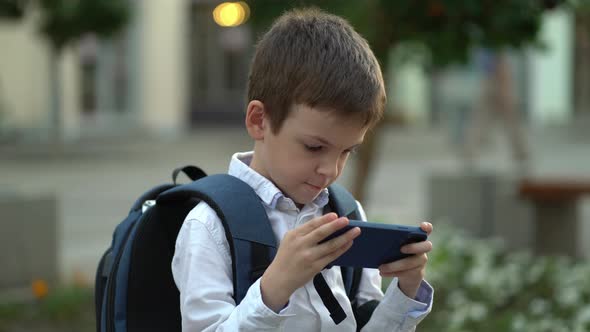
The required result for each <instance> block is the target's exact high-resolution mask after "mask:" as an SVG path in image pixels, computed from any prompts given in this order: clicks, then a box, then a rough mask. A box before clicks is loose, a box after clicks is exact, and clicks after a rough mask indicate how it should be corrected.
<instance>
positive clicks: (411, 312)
mask: <svg viewBox="0 0 590 332" xmlns="http://www.w3.org/2000/svg"><path fill="white" fill-rule="evenodd" d="M385 98H386V96H385V89H384V83H383V77H382V74H381V69H380V67H379V64H378V62H377V60H376V58H375V56H374V54H373V52H372V51H371V49H370V48H369V46H368V44H367V42H366V41H365V40H364V39H363V38H362V37H361V36H360V35H359V34H358V33H357V32H356V31H354V29H353V28H352V27H351V26H350V25H349V23H348V22H346V21H345V20H343V19H342V18H339V17H337V16H334V15H331V14H327V13H324V12H321V11H319V10H316V9H304V10H292V11H289V12H287V13H285V14H283V16H281V17H280V18H279V19H277V20H276V21H275V22H274V24H273V25H272V27H271V28H270V30H269V31H268V32H267V33H266V34H265V35H264V36H263V37H262V39H261V40H260V41H259V43H258V45H257V47H256V52H255V55H254V59H253V62H252V65H251V71H250V76H249V83H248V104H247V110H246V119H245V126H246V129H247V131H248V134H249V135H250V137H251V138H252V140H253V144H254V149H253V151H250V152H241V153H236V154H234V155H233V156H232V157H231V161H230V164H229V174H231V175H233V176H236V177H237V178H239V179H241V180H243V181H244V182H245V183H247V184H248V185H250V186H251V187H252V188H253V189H254V190H255V192H256V193H257V194H258V196H259V197H260V200H261V203H262V204H263V205H264V208H265V211H266V213H267V215H268V218H269V220H270V223H271V226H272V228H273V232H274V235H275V237H276V239H277V243H280V246H279V248H278V252H277V254H276V257H275V258H274V260H273V261H272V263H271V264H270V266H269V267H268V268H267V269H266V271H265V272H264V274H263V275H262V277H261V278H259V279H258V280H257V281H256V282H254V283H253V284H252V286H251V287H250V288H249V290H248V292H247V294H246V296H245V298H244V299H243V300H242V302H240V303H239V304H238V305H236V304H235V301H234V299H233V297H232V294H233V291H234V289H233V284H232V258H231V256H230V251H229V244H228V242H227V240H226V237H225V234H224V228H223V226H222V225H221V222H220V219H219V217H218V216H217V215H216V213H215V212H214V211H213V209H212V208H211V207H210V206H208V205H207V204H206V203H204V202H201V203H199V204H198V205H197V206H196V207H195V208H194V209H193V210H192V211H191V212H190V213H189V214H188V215H187V217H186V219H185V221H184V223H183V225H182V227H181V230H180V232H179V234H178V238H177V242H176V250H175V254H174V258H173V261H172V272H173V276H174V280H175V283H176V285H177V287H178V289H179V291H180V308H181V316H182V329H183V331H203V330H207V331H221V330H227V331H263V330H264V331H266V330H273V331H274V330H279V329H280V330H284V331H320V330H321V331H356V330H357V321H356V319H355V315H354V313H353V305H352V304H351V301H350V300H349V299H348V297H347V294H346V292H345V287H344V285H343V280H342V276H341V272H340V271H341V270H340V268H339V267H337V266H335V267H332V268H329V269H325V270H323V269H324V267H325V266H327V265H328V264H329V263H330V262H332V261H333V260H334V259H335V258H337V257H339V256H340V255H342V254H343V253H344V252H345V251H346V250H347V249H349V248H350V246H351V245H352V241H353V240H354V238H356V237H357V236H358V235H359V234H360V229H358V228H352V229H350V230H349V231H347V232H346V233H344V234H343V235H340V236H338V237H336V238H334V239H332V240H330V241H327V242H323V243H320V241H321V240H322V239H324V238H326V237H327V236H328V235H330V234H332V233H333V232H335V231H337V230H339V229H342V228H343V227H345V226H346V225H347V224H348V219H347V218H345V217H340V218H338V217H337V216H336V214H335V213H327V214H325V212H324V208H325V207H326V205H327V204H328V202H329V200H330V197H329V196H328V190H327V187H328V186H329V185H330V184H332V183H333V182H334V181H336V180H337V179H338V177H339V176H340V175H341V173H342V171H343V169H344V166H345V164H346V161H347V159H348V157H349V156H350V154H351V153H353V151H354V150H355V149H356V148H357V147H358V146H359V145H360V144H361V143H362V141H363V139H364V137H365V134H366V133H367V131H368V130H370V129H371V128H372V127H373V126H374V125H375V124H376V123H377V122H378V121H379V119H380V118H381V117H382V114H383V110H384V106H385ZM236 199H239V197H237V198H236ZM357 205H358V210H359V213H360V215H361V218H362V219H363V220H366V216H365V213H364V211H363V210H362V207H361V205H360V203H358V202H357ZM421 228H422V229H423V230H424V231H426V232H428V233H430V232H431V231H432V225H431V224H430V223H421ZM431 248H432V243H430V242H429V241H423V242H419V243H414V244H409V245H406V246H404V247H402V252H404V253H408V254H414V255H412V256H410V257H408V258H405V259H402V260H398V261H396V262H393V263H388V264H383V265H381V266H380V267H379V269H362V277H361V282H360V284H359V289H358V292H357V293H356V294H357V295H356V299H355V300H356V301H354V302H356V303H357V304H358V305H363V304H367V303H369V302H371V303H374V305H375V307H374V308H375V309H374V311H373V312H372V315H371V316H370V319H368V322H366V325H364V327H363V331H413V330H415V327H416V325H417V324H418V323H419V322H420V321H421V320H422V319H423V318H424V317H425V316H426V315H427V314H428V313H429V312H430V310H431V306H432V296H433V290H432V288H431V286H430V285H429V284H428V283H427V282H426V281H425V280H424V279H423V278H424V274H425V268H426V263H427V253H428V252H429V251H430V250H431ZM322 270H323V271H322ZM318 275H321V276H323V277H324V278H325V280H326V282H327V284H328V286H329V288H330V289H331V291H332V293H333V296H334V297H335V299H336V300H337V302H338V304H339V305H340V307H341V308H342V309H343V311H344V313H345V314H346V315H345V318H343V320H342V321H339V322H336V321H335V320H334V321H333V319H332V318H331V317H330V315H329V314H328V310H326V307H324V304H323V298H322V297H321V295H320V294H319V292H318V290H316V288H315V286H314V282H313V280H314V277H315V276H318ZM382 276H385V277H395V278H394V279H393V281H392V282H391V283H390V285H389V286H388V288H387V290H386V292H385V294H384V293H383V292H382V290H381V281H382V279H381V278H382ZM359 325H361V324H359Z"/></svg>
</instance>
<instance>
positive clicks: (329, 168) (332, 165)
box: [317, 157, 340, 179]
mask: <svg viewBox="0 0 590 332" xmlns="http://www.w3.org/2000/svg"><path fill="white" fill-rule="evenodd" d="M317 172H318V174H320V175H323V176H325V177H326V178H328V179H335V178H337V177H338V175H339V174H340V158H339V157H326V158H322V160H321V161H320V163H319V165H318V168H317Z"/></svg>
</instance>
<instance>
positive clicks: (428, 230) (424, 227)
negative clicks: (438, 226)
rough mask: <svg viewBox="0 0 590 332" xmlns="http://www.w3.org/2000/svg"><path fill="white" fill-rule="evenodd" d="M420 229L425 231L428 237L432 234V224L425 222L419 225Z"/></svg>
mask: <svg viewBox="0 0 590 332" xmlns="http://www.w3.org/2000/svg"><path fill="white" fill-rule="evenodd" d="M420 228H422V230H423V231H425V232H426V233H427V234H428V235H430V233H432V230H433V226H432V224H431V223H429V222H426V221H423V222H421V223H420Z"/></svg>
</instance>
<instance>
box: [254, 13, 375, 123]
mask: <svg viewBox="0 0 590 332" xmlns="http://www.w3.org/2000/svg"><path fill="white" fill-rule="evenodd" d="M385 98H386V97H385V88H384V83H383V76H382V74H381V68H380V67H379V63H378V61H377V59H376V58H375V55H374V54H373V52H372V51H371V49H370V48H369V45H368V43H367V41H366V40H365V39H364V38H363V37H361V36H360V35H359V34H358V33H357V32H356V31H354V29H353V28H352V26H351V25H350V24H349V23H348V22H347V21H345V20H344V19H342V18H340V17H338V16H335V15H331V14H327V13H325V12H322V11H320V10H318V9H313V8H312V9H299V10H291V11H288V12H286V13H285V14H283V15H282V16H281V17H279V18H278V19H277V20H276V21H275V22H274V24H273V25H272V27H271V28H270V30H268V31H267V32H266V33H265V34H264V35H263V36H262V38H261V39H260V41H259V42H258V45H257V46H256V52H255V54H254V59H253V61H252V66H251V68H250V75H249V78H248V100H260V101H261V102H262V103H264V105H265V108H266V112H267V115H268V116H269V118H270V122H271V127H272V130H273V132H274V133H277V132H278V131H279V130H280V129H281V126H282V124H283V122H284V121H285V119H286V118H287V116H288V115H289V112H290V111H291V107H292V106H293V105H295V104H305V105H308V106H310V107H321V108H326V109H329V110H332V111H335V112H336V114H338V115H340V116H345V117H347V116H352V117H356V118H358V119H359V120H360V121H363V125H365V126H367V127H372V126H373V125H375V124H376V123H377V122H378V121H379V119H380V118H381V116H382V114H383V109H384V107H385Z"/></svg>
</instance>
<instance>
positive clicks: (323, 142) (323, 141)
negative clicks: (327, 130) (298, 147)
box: [305, 135, 363, 150]
mask: <svg viewBox="0 0 590 332" xmlns="http://www.w3.org/2000/svg"><path fill="white" fill-rule="evenodd" d="M305 136H307V137H308V138H312V139H315V140H318V141H319V142H320V143H322V144H324V145H328V146H334V144H332V143H330V142H328V141H327V140H325V139H323V138H321V137H319V136H314V135H305ZM362 143H363V142H359V143H357V144H355V145H353V146H351V147H349V148H347V149H346V150H352V149H355V148H358V147H359V146H361V144H362Z"/></svg>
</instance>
